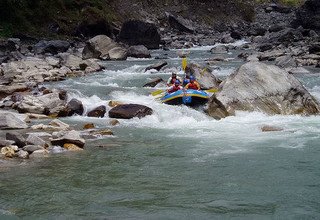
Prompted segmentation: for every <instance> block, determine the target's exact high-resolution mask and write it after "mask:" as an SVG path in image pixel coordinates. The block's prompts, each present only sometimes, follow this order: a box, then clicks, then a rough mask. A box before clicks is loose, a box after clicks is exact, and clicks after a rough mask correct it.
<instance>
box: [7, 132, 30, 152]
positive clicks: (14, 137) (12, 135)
mask: <svg viewBox="0 0 320 220" xmlns="http://www.w3.org/2000/svg"><path fill="white" fill-rule="evenodd" d="M6 139H7V140H10V141H13V142H14V144H15V145H17V146H18V147H19V148H22V147H24V146H25V145H26V139H25V138H24V137H23V135H22V134H20V133H18V132H15V131H12V132H8V133H6Z"/></svg>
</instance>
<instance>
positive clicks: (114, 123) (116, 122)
mask: <svg viewBox="0 0 320 220" xmlns="http://www.w3.org/2000/svg"><path fill="white" fill-rule="evenodd" d="M109 124H110V125H112V126H115V125H117V124H120V122H119V121H118V120H117V119H113V120H111V121H110V122H109Z"/></svg>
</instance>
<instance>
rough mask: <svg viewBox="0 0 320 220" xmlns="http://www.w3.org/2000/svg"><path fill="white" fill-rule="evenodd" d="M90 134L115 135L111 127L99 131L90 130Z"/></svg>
mask: <svg viewBox="0 0 320 220" xmlns="http://www.w3.org/2000/svg"><path fill="white" fill-rule="evenodd" d="M90 134H93V135H101V136H105V135H113V132H112V131H111V130H110V129H102V130H97V131H90Z"/></svg>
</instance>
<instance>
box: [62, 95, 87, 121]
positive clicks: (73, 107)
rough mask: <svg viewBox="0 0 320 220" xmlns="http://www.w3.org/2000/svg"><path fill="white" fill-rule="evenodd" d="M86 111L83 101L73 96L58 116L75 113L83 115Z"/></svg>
mask: <svg viewBox="0 0 320 220" xmlns="http://www.w3.org/2000/svg"><path fill="white" fill-rule="evenodd" d="M83 111H84V108H83V104H82V102H81V101H79V100H77V99H75V98H73V99H71V100H70V102H68V104H67V106H66V107H65V108H64V109H63V110H62V111H60V112H59V114H58V117H66V116H72V115H74V114H77V115H82V114H83Z"/></svg>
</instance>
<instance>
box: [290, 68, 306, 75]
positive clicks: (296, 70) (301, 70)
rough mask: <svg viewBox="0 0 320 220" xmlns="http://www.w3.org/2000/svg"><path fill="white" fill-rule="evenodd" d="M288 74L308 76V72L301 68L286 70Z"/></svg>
mask: <svg viewBox="0 0 320 220" xmlns="http://www.w3.org/2000/svg"><path fill="white" fill-rule="evenodd" d="M288 72H289V73H290V74H294V75H295V74H309V73H310V71H309V70H307V69H306V68H303V67H297V68H292V69H290V70H288Z"/></svg>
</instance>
